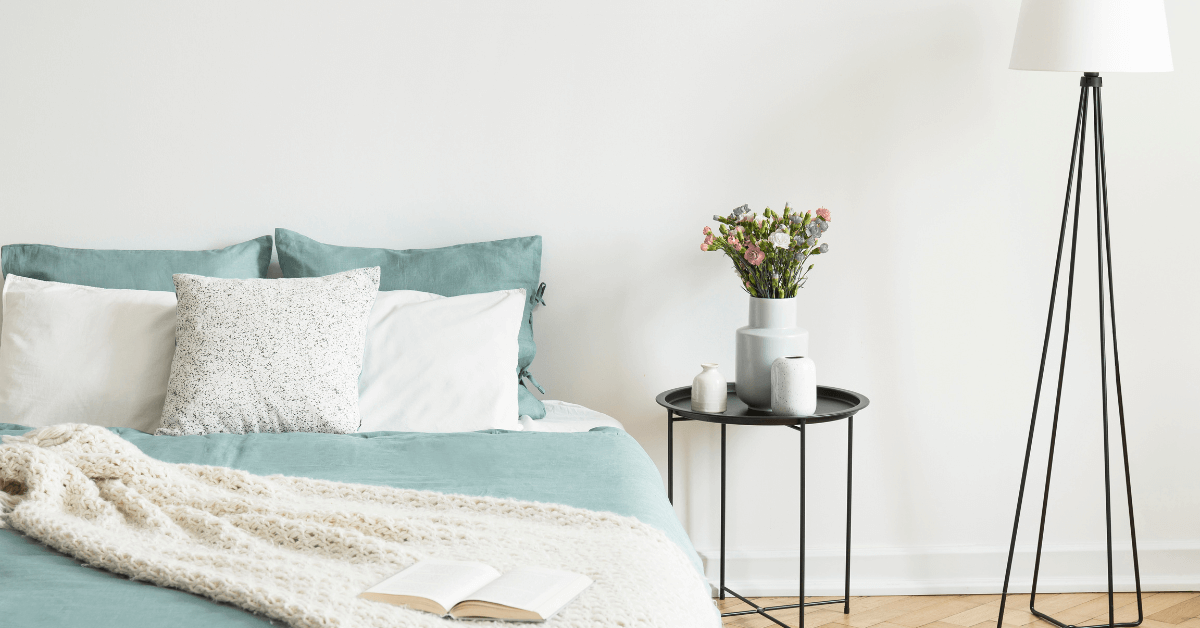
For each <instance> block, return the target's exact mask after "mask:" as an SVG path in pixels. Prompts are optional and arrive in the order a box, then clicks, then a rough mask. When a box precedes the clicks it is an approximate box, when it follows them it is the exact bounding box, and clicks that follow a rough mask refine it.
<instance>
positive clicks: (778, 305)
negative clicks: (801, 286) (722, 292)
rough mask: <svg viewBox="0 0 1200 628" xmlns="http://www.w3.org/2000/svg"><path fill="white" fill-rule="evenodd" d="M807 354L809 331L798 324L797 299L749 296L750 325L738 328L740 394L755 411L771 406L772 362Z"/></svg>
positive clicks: (738, 389)
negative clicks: (777, 359)
mask: <svg viewBox="0 0 1200 628" xmlns="http://www.w3.org/2000/svg"><path fill="white" fill-rule="evenodd" d="M785 355H808V330H806V329H802V328H800V327H797V326H796V298H795V297H792V298H790V299H758V298H755V297H750V324H749V325H746V326H745V327H742V328H739V329H738V330H737V372H736V374H735V376H734V377H735V379H736V381H737V396H738V399H741V400H742V401H743V402H745V403H746V405H748V406H750V407H751V408H754V409H756V410H770V409H771V363H772V362H774V361H775V358H779V357H782V356H785Z"/></svg>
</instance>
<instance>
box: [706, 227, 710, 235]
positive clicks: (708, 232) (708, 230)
mask: <svg viewBox="0 0 1200 628" xmlns="http://www.w3.org/2000/svg"><path fill="white" fill-rule="evenodd" d="M711 234H712V229H709V228H708V227H705V228H704V235H711Z"/></svg>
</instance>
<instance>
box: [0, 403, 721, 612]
mask: <svg viewBox="0 0 1200 628" xmlns="http://www.w3.org/2000/svg"><path fill="white" fill-rule="evenodd" d="M0 486H2V487H6V490H7V492H5V491H0V513H3V514H0V522H3V521H4V520H7V524H8V525H9V526H10V527H12V528H15V529H17V530H20V531H21V532H23V533H25V534H27V535H29V536H30V537H32V538H35V539H37V540H38V541H40V542H42V543H45V544H46V545H48V546H50V547H52V548H54V549H56V550H58V551H60V552H63V553H66V554H69V555H71V556H74V557H75V558H77V559H79V560H81V561H83V562H84V563H86V564H88V565H92V566H95V567H100V568H103V569H107V570H109V571H112V572H115V573H119V574H122V575H125V576H128V577H130V578H133V579H135V580H143V581H146V582H152V583H154V584H157V585H159V586H164V587H172V588H176V589H181V590H183V591H188V592H191V593H195V594H197V595H203V596H205V597H208V598H210V599H213V600H217V601H219V602H227V603H230V604H234V605H236V606H239V607H241V608H243V609H246V610H248V611H252V612H255V613H259V614H261V615H265V616H267V617H270V618H272V619H276V620H281V621H283V622H285V623H287V624H288V625H291V626H296V627H304V628H309V627H313V628H315V627H318V626H320V627H331V626H346V627H351V626H380V627H382V626H387V627H389V628H391V627H395V626H447V625H451V624H456V625H462V624H459V622H455V621H453V620H446V619H442V618H440V617H437V616H435V615H431V614H428V613H423V612H420V611H415V610H409V609H406V608H402V607H396V606H391V605H389V604H382V603H379V602H370V601H367V600H362V599H359V598H358V597H356V596H357V595H358V594H359V593H360V592H362V591H363V590H365V589H366V588H368V587H369V586H371V585H373V584H375V583H376V582H378V581H380V580H382V579H383V578H385V577H387V576H390V575H392V574H394V573H396V572H398V571H400V570H401V569H403V568H405V567H407V566H409V565H411V564H412V563H414V562H415V561H417V560H420V559H422V558H425V557H439V558H449V559H462V560H477V561H481V562H484V563H487V564H490V565H492V566H493V567H495V568H497V569H499V570H501V571H505V570H508V569H511V568H513V567H516V566H519V565H539V566H544V567H551V568H559V569H567V570H571V571H576V572H579V573H583V574H586V575H587V576H589V577H591V578H592V579H593V580H594V581H595V584H594V585H593V586H592V587H591V588H590V589H588V590H587V591H585V592H584V593H583V594H582V595H581V596H580V597H579V598H577V599H576V600H575V601H574V602H572V603H571V604H569V605H567V607H566V608H565V609H564V610H563V611H562V612H561V613H560V614H559V615H558V616H556V617H554V618H553V619H552V620H551V621H550V622H547V625H548V626H561V627H567V626H571V627H575V626H581V627H582V626H588V627H593V626H596V627H599V626H680V627H686V628H695V627H697V626H718V625H719V624H720V619H719V618H718V617H717V614H716V609H715V607H714V606H713V603H712V601H711V599H710V598H709V593H708V587H707V585H706V584H705V583H704V582H703V581H702V579H701V577H700V575H699V574H698V573H697V572H696V570H695V569H694V568H693V567H692V565H691V563H690V562H689V561H688V559H687V557H686V556H685V555H684V553H683V551H682V550H680V549H679V547H678V546H676V545H675V544H674V543H673V542H671V540H670V539H668V538H667V537H666V535H664V534H663V533H662V532H661V531H660V530H658V529H656V528H653V527H651V526H648V525H646V524H643V523H641V522H639V521H638V520H636V519H633V518H631V517H623V516H619V515H616V514H612V513H604V512H595V511H590V510H584V509H580V508H572V507H568V506H561V505H554V504H542V503H536V502H526V501H518V500H513V499H495V498H488V497H467V496H462V495H446V494H442V493H436V492H432V491H414V490H402V489H395V488H386V487H380V486H364V485H358V484H343V483H338V482H326V481H322V480H312V479H307V478H298V477H285V476H279V475H274V476H268V477H264V476H257V475H253V474H250V473H246V472H243V471H237V470H234V469H229V468H225V467H209V466H201V465H191V464H171V463H166V462H160V461H158V460H155V459H153V458H150V457H149V456H147V455H145V454H144V453H142V452H141V450H139V449H138V448H137V447H135V446H134V445H133V444H131V443H129V442H127V441H125V440H124V439H122V438H121V437H119V436H117V435H115V434H113V433H112V432H110V431H108V430H107V429H104V428H100V427H95V426H87V425H76V424H71V425H56V426H51V427H45V428H41V429H37V430H34V431H32V432H29V433H27V434H26V435H24V436H17V437H14V436H7V437H5V438H4V444H3V445H0ZM14 487H15V488H14ZM14 492H16V493H19V494H17V495H13V494H12V493H14ZM466 625H470V626H480V625H491V626H500V625H502V624H499V623H493V622H488V623H484V624H481V623H479V622H471V623H470V624H466Z"/></svg>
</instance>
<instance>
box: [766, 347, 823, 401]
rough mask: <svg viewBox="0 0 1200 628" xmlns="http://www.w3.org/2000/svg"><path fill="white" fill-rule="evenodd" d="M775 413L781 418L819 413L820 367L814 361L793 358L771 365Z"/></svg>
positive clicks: (796, 356)
mask: <svg viewBox="0 0 1200 628" xmlns="http://www.w3.org/2000/svg"><path fill="white" fill-rule="evenodd" d="M771 412H773V413H775V414H778V415H781V416H810V415H812V414H815V413H816V412H817V365H816V364H814V363H813V361H812V360H811V359H809V358H806V357H804V356H802V355H789V356H783V357H780V358H776V359H775V361H774V362H772V363H771Z"/></svg>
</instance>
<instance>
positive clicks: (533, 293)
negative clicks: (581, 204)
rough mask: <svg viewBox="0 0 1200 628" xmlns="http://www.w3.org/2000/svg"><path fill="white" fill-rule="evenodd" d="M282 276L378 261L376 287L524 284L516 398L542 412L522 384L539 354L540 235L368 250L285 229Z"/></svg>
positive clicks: (279, 246)
mask: <svg viewBox="0 0 1200 628" xmlns="http://www.w3.org/2000/svg"><path fill="white" fill-rule="evenodd" d="M275 247H276V250H277V251H278V253H279V268H280V269H281V270H282V271H283V276H284V277H323V276H325V275H332V274H334V273H340V272H343V271H347V270H353V269H355V268H364V267H367V266H378V267H379V268H380V276H379V289H380V290H420V291H421V292H432V293H434V294H440V295H442V296H447V297H454V296H459V295H463V294H478V293H480V292H494V291H496V290H512V289H515V288H524V289H525V294H526V295H528V299H527V300H526V302H525V314H524V319H523V322H522V323H521V332H520V334H519V335H518V336H517V340H518V344H519V345H520V346H519V349H518V353H517V374H518V375H517V382H518V386H517V400H518V402H519V404H520V412H521V414H524V415H528V416H530V417H532V418H535V419H540V418H542V417H544V416H546V407H545V406H544V405H542V402H541V401H540V400H539V399H538V398H537V397H534V396H533V393H531V392H529V390H528V389H526V388H525V386H524V384H523V383H522V381H521V380H522V374H523V375H524V376H525V377H528V376H529V371H528V370H527V369H528V368H529V365H530V364H531V363H532V362H533V357H534V355H535V354H536V353H537V345H536V344H534V342H533V306H534V304H535V303H538V302H540V301H541V296H542V293H541V291H542V290H543V289H544V288H543V287H542V286H540V285H539V283H540V278H541V272H542V237H541V236H530V237H527V238H512V239H510V240H495V241H493V242H475V243H472V244H458V245H455V246H447V247H444V248H440V249H409V250H406V251H399V250H395V249H370V248H361V247H353V246H335V245H332V244H322V243H320V242H317V241H316V240H313V239H312V238H308V237H305V236H302V235H300V234H299V233H296V232H295V231H288V230H287V229H276V230H275ZM534 385H535V386H536V385H537V384H536V382H534Z"/></svg>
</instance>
